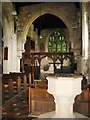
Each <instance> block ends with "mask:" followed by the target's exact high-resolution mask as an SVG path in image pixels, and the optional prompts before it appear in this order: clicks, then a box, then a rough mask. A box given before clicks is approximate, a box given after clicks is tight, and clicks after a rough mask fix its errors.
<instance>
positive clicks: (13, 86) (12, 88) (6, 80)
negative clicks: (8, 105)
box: [2, 73, 27, 104]
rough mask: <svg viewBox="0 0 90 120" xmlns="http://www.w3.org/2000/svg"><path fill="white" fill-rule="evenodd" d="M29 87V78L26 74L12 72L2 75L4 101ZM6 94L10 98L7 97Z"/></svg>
mask: <svg viewBox="0 0 90 120" xmlns="http://www.w3.org/2000/svg"><path fill="white" fill-rule="evenodd" d="M22 85H23V86H22ZM26 88H27V78H26V75H25V74H21V73H16V74H15V73H10V74H4V75H3V76H2V93H3V94H2V103H3V104H4V103H5V99H6V101H7V100H9V99H11V98H12V97H13V96H14V95H16V94H18V93H20V92H21V91H22V90H24V89H26ZM6 96H7V97H8V98H6Z"/></svg>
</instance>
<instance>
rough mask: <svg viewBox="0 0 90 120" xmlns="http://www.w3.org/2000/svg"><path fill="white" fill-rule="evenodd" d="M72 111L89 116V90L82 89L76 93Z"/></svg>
mask: <svg viewBox="0 0 90 120" xmlns="http://www.w3.org/2000/svg"><path fill="white" fill-rule="evenodd" d="M74 111H76V112H79V113H81V114H83V115H86V116H88V117H90V90H83V91H82V93H81V94H80V95H77V97H76V98H75V103H74Z"/></svg>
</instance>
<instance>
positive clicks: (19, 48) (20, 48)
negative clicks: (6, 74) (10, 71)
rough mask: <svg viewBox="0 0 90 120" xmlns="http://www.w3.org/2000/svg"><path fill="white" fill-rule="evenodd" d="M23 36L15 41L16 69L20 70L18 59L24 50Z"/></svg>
mask: <svg viewBox="0 0 90 120" xmlns="http://www.w3.org/2000/svg"><path fill="white" fill-rule="evenodd" d="M23 41H24V39H23V38H20V39H18V42H17V66H16V71H17V72H20V59H21V58H22V52H23V51H24V47H23Z"/></svg>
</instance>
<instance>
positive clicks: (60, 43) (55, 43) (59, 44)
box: [48, 31, 67, 52]
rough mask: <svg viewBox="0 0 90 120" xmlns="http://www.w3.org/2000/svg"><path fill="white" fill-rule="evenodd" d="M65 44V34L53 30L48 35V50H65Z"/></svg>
mask: <svg viewBox="0 0 90 120" xmlns="http://www.w3.org/2000/svg"><path fill="white" fill-rule="evenodd" d="M66 51H67V44H66V40H65V36H63V35H62V34H61V33H60V32H59V31H54V32H52V33H51V35H50V36H49V42H48V52H66Z"/></svg>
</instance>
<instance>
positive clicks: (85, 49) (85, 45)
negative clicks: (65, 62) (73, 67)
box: [81, 2, 89, 76]
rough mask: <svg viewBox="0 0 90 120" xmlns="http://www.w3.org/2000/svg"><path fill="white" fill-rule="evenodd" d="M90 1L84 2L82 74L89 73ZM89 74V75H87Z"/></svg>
mask: <svg viewBox="0 0 90 120" xmlns="http://www.w3.org/2000/svg"><path fill="white" fill-rule="evenodd" d="M87 8H88V2H82V65H81V66H82V68H81V69H82V74H86V73H87V65H86V64H87V60H88V54H89V53H88V51H89V38H88V32H89V31H88V11H87ZM86 76H87V75H86Z"/></svg>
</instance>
